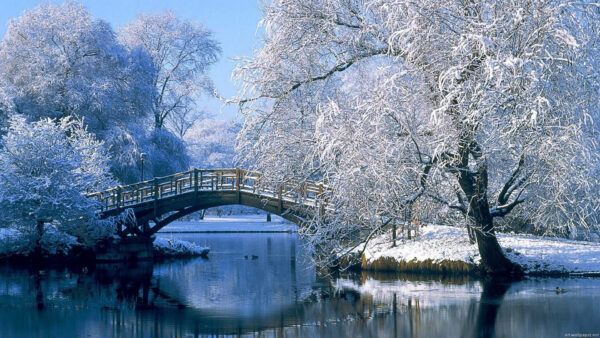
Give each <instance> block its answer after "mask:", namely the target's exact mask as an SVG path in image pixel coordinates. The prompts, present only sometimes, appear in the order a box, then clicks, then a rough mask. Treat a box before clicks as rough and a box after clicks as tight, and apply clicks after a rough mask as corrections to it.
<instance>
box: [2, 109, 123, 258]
mask: <svg viewBox="0 0 600 338" xmlns="http://www.w3.org/2000/svg"><path fill="white" fill-rule="evenodd" d="M108 158H109V156H108V153H107V151H106V149H105V148H104V146H103V143H102V142H100V141H98V140H96V139H95V138H94V136H93V134H91V133H89V132H88V131H87V130H86V129H85V127H84V125H83V122H82V121H81V120H75V119H72V118H70V117H66V118H62V119H59V120H51V119H49V118H45V119H42V120H39V121H37V122H33V123H28V122H26V120H25V118H24V117H22V116H13V117H12V118H11V119H10V125H9V128H8V130H7V132H6V134H5V135H4V136H3V137H2V139H1V141H0V186H2V189H0V224H2V226H3V227H11V228H13V229H16V230H18V231H20V232H22V233H23V234H25V235H27V237H29V238H30V239H31V243H32V246H31V247H30V249H31V250H38V251H39V249H40V247H41V246H44V247H45V248H51V247H52V243H46V245H43V243H40V241H42V240H43V238H44V234H45V232H46V230H45V229H44V227H45V226H46V227H50V228H49V229H50V231H51V232H52V234H54V235H53V236H54V237H56V236H59V234H63V235H62V236H59V237H65V236H67V237H69V236H71V237H76V238H80V239H82V240H84V241H85V240H86V236H87V232H88V229H87V225H86V222H87V221H90V220H93V219H94V215H95V212H96V210H97V205H96V203H97V201H95V200H92V199H90V198H88V197H86V194H87V193H89V192H93V191H98V190H101V189H106V188H107V186H109V185H112V184H114V182H113V181H112V180H111V177H110V174H109V167H108ZM46 237H47V236H46ZM69 238H70V237H69ZM50 242H51V241H50ZM54 244H56V243H54Z"/></svg>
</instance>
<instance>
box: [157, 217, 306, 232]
mask: <svg viewBox="0 0 600 338" xmlns="http://www.w3.org/2000/svg"><path fill="white" fill-rule="evenodd" d="M296 231H298V227H297V226H296V225H295V224H294V223H291V222H289V221H287V220H285V219H283V218H281V217H279V216H275V215H272V217H271V222H267V219H266V215H231V216H222V217H217V216H206V217H204V219H203V220H197V221H176V222H172V223H170V224H169V225H167V226H166V227H164V228H163V229H161V230H160V231H159V233H195V232H199V233H202V232H296Z"/></svg>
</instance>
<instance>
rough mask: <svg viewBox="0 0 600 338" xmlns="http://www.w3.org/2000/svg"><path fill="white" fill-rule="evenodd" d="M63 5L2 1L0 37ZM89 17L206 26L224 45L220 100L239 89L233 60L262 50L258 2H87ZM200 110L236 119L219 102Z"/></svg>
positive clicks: (216, 69)
mask: <svg viewBox="0 0 600 338" xmlns="http://www.w3.org/2000/svg"><path fill="white" fill-rule="evenodd" d="M47 2H51V3H60V2H62V1H35V0H0V36H4V33H5V32H6V27H7V24H8V22H9V20H10V19H12V18H14V17H17V16H20V15H21V14H22V13H23V11H24V10H27V9H31V8H33V7H35V6H36V5H37V4H39V3H47ZM80 2H82V3H83V4H85V5H86V6H87V8H88V10H89V11H90V13H91V14H92V15H93V16H94V17H95V18H99V19H103V20H106V21H107V22H109V23H110V24H111V25H112V26H113V28H114V29H115V30H116V29H118V27H120V26H123V25H125V24H126V23H127V22H129V21H131V20H133V19H134V18H135V17H136V16H137V15H138V14H140V13H145V12H160V11H164V10H173V11H174V12H175V14H176V15H177V16H178V17H180V18H185V19H190V20H194V21H197V22H200V23H202V24H204V25H205V26H206V27H207V28H208V29H210V30H211V31H212V32H213V33H214V36H215V38H216V40H218V41H219V42H220V43H221V47H222V49H223V54H222V56H221V60H220V61H219V62H218V63H217V64H215V65H214V66H213V68H212V69H211V71H210V76H211V78H212V79H213V81H214V82H215V85H216V87H217V89H218V90H219V92H220V94H221V96H223V97H231V96H233V95H235V94H236V92H237V89H236V87H235V86H234V84H233V82H232V81H231V71H232V70H233V68H234V66H235V65H234V63H233V62H232V61H231V59H232V58H234V57H239V56H250V55H251V54H252V50H253V48H255V47H257V46H259V45H258V39H257V30H256V26H257V24H258V22H259V20H260V19H261V14H260V9H259V5H258V2H257V0H85V1H80ZM201 107H202V108H204V109H206V110H207V111H209V112H212V113H214V115H215V118H217V119H233V118H235V115H236V108H235V107H234V106H229V107H222V105H221V104H220V101H218V100H216V99H209V98H207V99H206V100H205V101H204V102H203V103H201Z"/></svg>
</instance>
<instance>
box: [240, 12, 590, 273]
mask: <svg viewBox="0 0 600 338" xmlns="http://www.w3.org/2000/svg"><path fill="white" fill-rule="evenodd" d="M264 6H265V12H264V13H265V16H264V19H263V24H264V27H265V30H266V35H265V39H264V47H263V48H262V49H261V50H260V51H259V52H258V54H257V55H256V56H255V57H254V58H251V59H248V60H245V61H244V62H241V63H240V65H239V66H238V68H237V71H236V74H237V75H236V76H237V78H239V79H241V80H242V81H244V92H243V94H242V95H241V97H240V98H239V99H238V102H239V103H240V104H241V107H242V110H243V112H244V114H245V116H246V120H245V121H246V122H245V125H244V128H243V129H242V132H241V134H240V135H241V136H240V139H241V142H240V150H241V151H240V153H241V154H243V156H245V163H249V164H252V165H253V166H254V168H256V169H258V170H261V171H263V172H264V173H265V179H270V180H271V181H272V182H275V183H278V182H282V181H288V180H290V179H292V178H293V179H307V178H317V179H324V180H325V182H326V183H327V184H329V185H330V186H331V188H332V190H331V192H330V196H327V198H328V201H329V205H330V208H327V209H326V210H325V215H324V216H323V217H324V218H321V217H316V218H315V219H314V220H313V222H312V223H311V224H310V226H307V227H304V228H303V230H302V231H303V233H304V234H305V235H306V238H308V239H309V243H311V244H312V245H313V247H314V248H315V250H317V251H318V253H319V255H317V256H318V257H322V258H323V261H322V262H325V263H331V262H332V261H333V260H334V259H335V258H336V257H337V256H338V255H339V254H341V253H344V252H347V247H348V245H350V244H351V243H353V244H364V242H366V241H368V240H369V239H370V238H371V237H372V236H373V235H375V234H377V233H378V231H381V229H382V227H383V226H386V225H388V226H389V225H390V224H393V223H394V222H401V221H410V220H411V217H410V214H411V213H412V212H413V211H415V210H416V211H418V212H419V213H420V214H421V215H425V216H426V217H430V219H431V218H433V217H437V215H440V214H443V215H459V217H462V218H463V219H464V222H463V223H464V224H466V225H468V226H469V225H470V228H471V229H472V230H473V232H472V234H473V236H474V238H475V239H476V241H477V245H478V248H479V252H480V254H481V258H482V267H483V268H484V270H486V271H488V272H491V273H510V272H513V271H518V267H516V266H515V265H514V264H513V263H512V262H510V261H509V260H508V259H506V257H505V256H504V254H503V252H502V250H501V248H500V246H499V244H498V241H497V239H496V235H495V225H494V220H495V219H496V220H498V219H501V218H503V217H507V216H510V215H520V216H521V217H525V218H527V219H528V220H531V222H533V223H534V224H536V226H540V227H549V228H554V229H563V230H565V229H566V230H577V229H589V228H591V227H594V226H595V225H597V224H599V220H600V217H599V216H600V215H599V212H598V210H599V209H600V200H599V199H598V198H597V196H598V193H599V191H600V189H599V187H600V184H599V182H598V177H600V159H599V153H598V151H597V148H596V146H597V145H596V144H597V140H598V139H599V136H598V135H599V133H598V131H599V129H598V127H597V125H598V124H597V121H598V118H599V117H600V116H599V112H600V109H599V104H598V103H599V99H600V97H599V93H600V81H599V79H600V76H599V70H600V65H599V63H598V60H600V58H599V53H598V52H599V46H600V40H599V36H600V35H599V32H600V26H599V23H600V12H599V11H598V4H597V3H596V2H593V1H578V2H570V1H529V0H522V1H520V0H519V1H453V0H442V1H429V0H417V1H387V0H369V1H353V0H351V1H347V0H343V1H342V0H339V1H338V0H332V1H312V2H304V1H283V0H282V1H272V2H268V3H265V5H264ZM594 122H596V123H595V124H594ZM407 215H408V217H407ZM359 233H362V234H365V233H366V234H368V235H365V236H356V234H359Z"/></svg>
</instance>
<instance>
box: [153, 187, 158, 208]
mask: <svg viewBox="0 0 600 338" xmlns="http://www.w3.org/2000/svg"><path fill="white" fill-rule="evenodd" d="M153 190H154V217H155V218H156V217H157V216H158V215H157V209H158V181H157V180H156V178H155V179H154V189H153Z"/></svg>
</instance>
